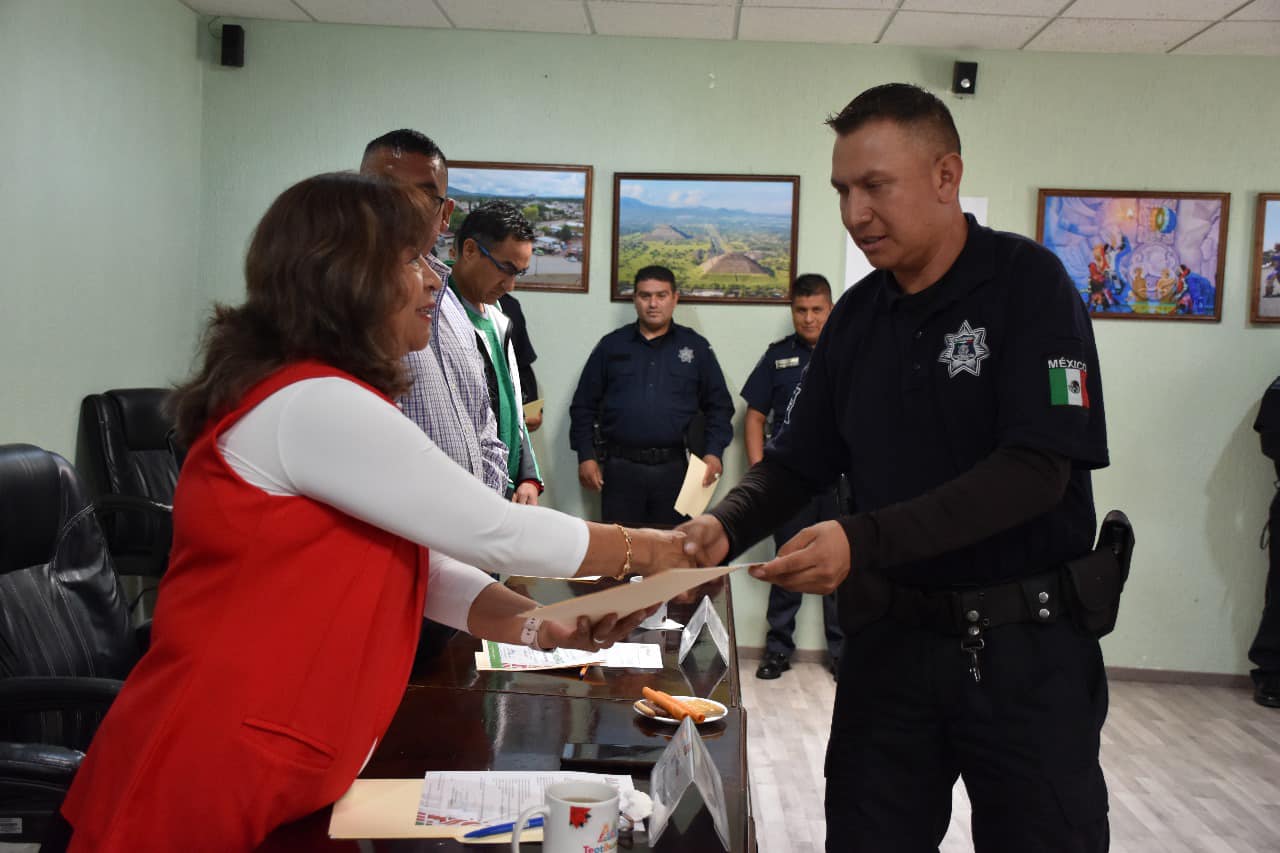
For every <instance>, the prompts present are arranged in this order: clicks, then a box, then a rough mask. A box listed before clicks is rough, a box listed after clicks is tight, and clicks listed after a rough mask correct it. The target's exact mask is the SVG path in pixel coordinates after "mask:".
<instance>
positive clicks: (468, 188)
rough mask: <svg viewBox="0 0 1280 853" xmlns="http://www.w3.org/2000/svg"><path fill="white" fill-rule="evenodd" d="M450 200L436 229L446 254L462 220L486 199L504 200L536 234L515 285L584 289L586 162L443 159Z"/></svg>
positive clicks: (587, 255)
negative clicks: (445, 219) (449, 211)
mask: <svg viewBox="0 0 1280 853" xmlns="http://www.w3.org/2000/svg"><path fill="white" fill-rule="evenodd" d="M449 198H451V199H453V200H454V203H455V206H454V209H453V216H452V217H451V218H450V219H449V233H447V234H441V235H440V239H441V240H442V241H444V242H445V244H446V247H447V249H446V250H445V251H442V252H441V253H440V254H441V257H448V256H449V254H448V249H451V248H452V246H453V234H454V232H456V231H457V229H458V226H459V225H461V224H462V220H464V219H466V218H467V214H468V213H470V212H471V211H472V210H474V209H475V208H476V207H479V206H480V205H482V204H484V203H485V202H487V201H505V202H509V203H511V204H513V205H515V206H516V207H518V208H520V210H521V211H522V212H523V213H524V215H525V218H526V219H528V220H529V221H530V222H531V223H533V228H534V231H536V232H537V237H536V238H535V240H534V244H533V261H532V262H531V263H530V264H529V272H528V273H527V274H526V275H525V276H524V277H523V278H518V279H516V290H555V291H561V292H564V293H586V292H587V284H588V272H589V267H590V259H591V167H590V166H553V165H546V164H538V163H481V162H474V161H467V160H455V161H453V162H451V163H449Z"/></svg>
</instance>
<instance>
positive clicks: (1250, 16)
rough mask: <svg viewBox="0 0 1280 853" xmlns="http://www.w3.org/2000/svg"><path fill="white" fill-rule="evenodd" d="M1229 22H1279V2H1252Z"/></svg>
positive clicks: (1261, 0)
mask: <svg viewBox="0 0 1280 853" xmlns="http://www.w3.org/2000/svg"><path fill="white" fill-rule="evenodd" d="M1227 20H1229V21H1280V0H1253V2H1252V3H1250V4H1249V5H1248V6H1245V7H1244V8H1243V9H1241V10H1240V11H1239V12H1236V13H1235V14H1234V15H1232V16H1231V17H1230V18H1228V19H1227Z"/></svg>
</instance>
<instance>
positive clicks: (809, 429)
mask: <svg viewBox="0 0 1280 853" xmlns="http://www.w3.org/2000/svg"><path fill="white" fill-rule="evenodd" d="M967 219H968V226H969V235H968V239H967V241H966V242H965V246H964V249H963V250H962V251H961V253H960V255H959V257H958V258H957V259H956V261H955V263H954V264H953V265H952V267H951V269H950V270H948V271H947V273H946V274H945V275H944V276H943V277H942V278H941V279H940V280H939V281H938V282H937V283H935V284H934V285H933V286H932V287H929V288H928V289H926V290H924V291H921V292H920V293H916V294H911V295H904V294H903V293H902V292H901V290H900V289H899V288H898V286H897V284H896V282H894V280H893V278H892V276H891V275H890V274H889V273H888V272H885V271H882V270H877V271H874V272H872V273H871V274H870V275H868V276H867V277H866V278H864V279H863V280H862V281H860V282H859V283H858V284H857V285H855V286H854V287H853V288H852V289H851V290H850V291H849V292H847V293H846V294H845V295H844V296H843V297H842V298H841V299H840V301H839V303H838V304H837V305H836V307H835V309H834V310H833V311H832V313H831V317H830V319H829V320H828V322H827V325H826V327H825V328H824V329H823V332H822V336H821V337H820V338H819V341H818V344H817V346H816V347H815V349H814V353H813V357H812V360H811V362H810V365H809V370H808V372H807V373H806V375H805V379H804V383H803V384H802V385H801V387H800V392H799V394H797V395H796V398H795V401H794V403H792V405H791V408H790V410H789V412H788V414H787V417H786V418H785V420H784V422H783V424H782V426H781V428H780V429H779V428H778V427H775V429H774V437H773V439H772V441H771V442H770V444H769V446H768V447H767V448H766V450H765V456H766V458H768V459H771V460H773V461H775V462H777V463H779V464H781V465H782V466H783V467H785V468H786V469H788V470H790V471H792V472H793V473H794V474H796V475H797V476H798V477H800V478H801V479H803V480H805V481H806V482H808V483H810V485H811V486H812V487H813V488H814V489H815V490H817V489H818V488H821V487H823V486H826V485H828V484H830V483H832V482H834V480H835V479H836V477H837V476H838V475H839V474H840V473H842V472H847V473H848V475H849V479H850V484H851V486H852V489H853V493H854V494H856V495H857V496H858V503H859V508H860V509H861V510H863V511H867V512H873V511H875V510H877V509H880V508H882V507H885V506H888V505H890V504H894V503H898V502H900V501H905V500H909V499H911V498H914V497H917V496H919V495H922V494H924V493H926V492H928V491H930V490H932V489H934V488H936V487H938V486H939V485H941V484H942V483H944V482H947V481H948V480H951V479H953V478H955V477H957V476H959V475H960V474H963V473H964V472H966V471H968V470H969V469H970V468H972V467H973V466H974V465H975V464H976V463H977V462H979V461H980V460H982V459H984V458H986V457H987V456H989V455H990V454H991V453H992V452H993V451H995V450H996V449H997V448H1000V447H1025V448H1034V449H1041V450H1046V451H1050V452H1053V453H1056V454H1059V455H1061V456H1064V457H1066V458H1068V459H1069V460H1070V461H1071V475H1070V480H1069V483H1068V486H1067V490H1066V494H1065V495H1064V496H1063V498H1062V500H1061V502H1060V503H1059V504H1058V505H1057V506H1055V507H1054V508H1053V509H1051V510H1049V511H1048V512H1045V513H1043V514H1041V515H1039V516H1037V517H1035V518H1032V519H1030V520H1028V521H1026V522H1024V523H1022V524H1020V525H1017V526H1015V527H1013V528H1011V529H1009V530H1005V531H1002V532H1000V533H997V534H995V535H993V536H990V537H988V538H986V539H984V540H981V541H979V542H978V543H976V544H974V545H972V546H970V547H967V548H963V549H960V550H957V551H951V552H948V553H944V554H940V555H938V556H935V557H932V558H928V559H925V560H918V561H915V562H912V563H909V564H905V565H901V566H895V567H894V568H893V570H892V574H893V576H894V578H895V579H897V580H899V581H901V582H904V583H915V584H920V585H925V586H971V585H974V584H986V583H991V582H997V581H1002V580H1007V579H1010V578H1016V577H1023V576H1027V575H1034V574H1038V573H1041V572H1045V571H1049V570H1051V569H1053V568H1055V567H1057V566H1058V565H1060V564H1061V563H1062V562H1063V561H1065V560H1069V559H1073V558H1075V557H1079V556H1081V555H1083V554H1084V553H1086V552H1088V551H1089V550H1090V549H1091V548H1092V545H1093V537H1094V525H1095V517H1094V507H1093V494H1092V486H1091V481H1090V475H1089V471H1090V470H1091V469H1094V468H1102V467H1105V466H1106V465H1107V464H1108V457H1107V438H1106V423H1105V416H1104V411H1103V402H1102V379H1101V375H1100V372H1099V368H1098V353H1097V348H1096V346H1095V344H1094V338H1093V328H1092V326H1091V325H1090V321H1089V316H1088V313H1087V312H1086V311H1085V308H1084V304H1083V302H1082V301H1081V299H1080V296H1079V294H1078V293H1077V292H1076V289H1075V286H1074V285H1073V284H1072V282H1071V280H1070V278H1069V277H1068V276H1067V273H1066V271H1065V270H1064V269H1063V267H1062V264H1061V262H1060V261H1059V260H1058V258H1057V257H1056V256H1055V255H1053V253H1051V252H1050V251H1049V250H1048V249H1045V248H1044V247H1043V246H1041V245H1039V244H1038V243H1035V242H1033V241H1031V240H1028V239H1026V238H1025V237H1021V236H1019V235H1016V234H1008V233H1003V232H997V231H992V230H990V229H988V228H984V227H982V226H979V225H978V224H977V222H976V221H975V220H974V219H973V218H972V217H971V216H970V217H967ZM855 547H856V545H855Z"/></svg>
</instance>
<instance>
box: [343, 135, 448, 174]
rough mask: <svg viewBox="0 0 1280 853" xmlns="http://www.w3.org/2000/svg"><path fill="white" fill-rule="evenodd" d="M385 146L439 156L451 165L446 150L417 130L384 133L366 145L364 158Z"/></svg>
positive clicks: (394, 149)
mask: <svg viewBox="0 0 1280 853" xmlns="http://www.w3.org/2000/svg"><path fill="white" fill-rule="evenodd" d="M384 148H390V149H391V150H393V151H401V152H404V153H406V154H420V155H422V156H423V157H426V158H428V159H430V158H432V157H439V158H440V162H441V163H443V164H444V165H445V166H448V165H449V161H448V160H447V159H445V156H444V152H443V151H441V150H440V146H439V145H436V144H435V142H433V141H432V140H431V137H429V136H427V135H426V134H425V133H419V132H418V131H416V130H409V129H408V128H401V129H400V130H393V131H391V132H390V133H384V134H382V135H381V136H379V137H378V138H377V139H375V140H373V141H372V142H370V143H369V144H368V145H366V146H365V147H364V158H363V159H364V160H368V159H369V156H370V155H371V154H373V153H374V152H375V151H381V150H382V149H384Z"/></svg>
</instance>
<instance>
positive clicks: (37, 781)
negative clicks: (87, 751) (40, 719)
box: [0, 741, 84, 799]
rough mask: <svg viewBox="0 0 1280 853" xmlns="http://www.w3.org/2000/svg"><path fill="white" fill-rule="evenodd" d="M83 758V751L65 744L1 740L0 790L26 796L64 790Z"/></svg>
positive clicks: (15, 795) (14, 795)
mask: <svg viewBox="0 0 1280 853" xmlns="http://www.w3.org/2000/svg"><path fill="white" fill-rule="evenodd" d="M83 759H84V753H83V752H81V751H80V750H78V749H69V748H68V747H65V746H55V745H53V744H48V743H11V742H9V741H0V791H3V792H4V793H5V794H6V795H8V796H11V797H14V798H17V797H21V796H23V795H26V796H25V797H24V799H25V798H28V797H30V796H32V795H33V794H35V795H39V794H44V795H46V796H49V795H51V794H52V793H53V792H54V791H63V792H65V791H66V789H67V788H69V787H71V780H72V779H73V778H74V777H75V775H76V770H77V769H79V767H80V762H81V761H82V760H83ZM59 799H61V797H59Z"/></svg>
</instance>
